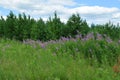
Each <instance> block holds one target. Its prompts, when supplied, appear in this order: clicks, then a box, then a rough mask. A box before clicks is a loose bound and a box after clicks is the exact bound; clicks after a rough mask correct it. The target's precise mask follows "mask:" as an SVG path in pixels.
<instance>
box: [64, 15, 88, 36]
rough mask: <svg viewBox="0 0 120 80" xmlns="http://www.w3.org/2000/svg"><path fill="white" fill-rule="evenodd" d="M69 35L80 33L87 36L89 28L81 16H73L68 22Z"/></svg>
mask: <svg viewBox="0 0 120 80" xmlns="http://www.w3.org/2000/svg"><path fill="white" fill-rule="evenodd" d="M66 30H67V31H68V32H67V31H66V33H67V35H71V36H74V35H76V34H78V32H80V33H81V34H83V35H84V34H87V33H88V31H89V27H88V25H87V23H86V21H83V20H82V19H81V17H80V16H79V14H73V15H72V16H71V17H70V18H69V19H68V21H67V29H66Z"/></svg>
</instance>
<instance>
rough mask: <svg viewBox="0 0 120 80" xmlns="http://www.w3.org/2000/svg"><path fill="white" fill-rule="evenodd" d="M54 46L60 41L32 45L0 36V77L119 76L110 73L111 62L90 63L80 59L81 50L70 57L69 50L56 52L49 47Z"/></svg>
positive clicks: (95, 79) (68, 79)
mask: <svg viewBox="0 0 120 80" xmlns="http://www.w3.org/2000/svg"><path fill="white" fill-rule="evenodd" d="M69 43H70V42H67V44H69ZM72 44H74V43H72ZM75 44H76V43H75ZM57 46H60V44H52V45H49V46H48V47H46V48H41V47H40V46H37V47H36V48H34V47H32V46H30V45H26V44H22V43H20V42H17V41H10V40H0V80H119V79H120V77H119V76H118V75H116V74H115V73H113V71H112V67H111V66H108V65H103V66H101V67H97V66H90V64H89V61H88V60H87V59H84V58H83V57H82V54H81V55H79V57H77V58H76V59H74V58H73V56H71V55H69V54H68V53H70V52H71V51H70V50H67V51H65V52H64V51H61V52H57V53H60V54H61V53H63V52H64V53H63V54H64V55H58V56H57V55H56V54H55V53H54V49H53V48H54V47H57ZM94 65H97V63H95V64H94ZM115 75H116V76H115Z"/></svg>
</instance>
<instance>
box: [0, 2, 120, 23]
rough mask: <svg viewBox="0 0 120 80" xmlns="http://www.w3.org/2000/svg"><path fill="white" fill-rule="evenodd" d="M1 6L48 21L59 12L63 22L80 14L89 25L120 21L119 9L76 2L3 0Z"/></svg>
mask: <svg viewBox="0 0 120 80" xmlns="http://www.w3.org/2000/svg"><path fill="white" fill-rule="evenodd" d="M0 5H1V6H2V7H3V8H6V9H10V10H15V11H18V12H25V13H26V14H30V15H31V16H33V17H34V16H35V18H36V17H42V18H43V19H44V20H47V18H48V17H49V16H51V15H52V14H53V13H54V11H57V13H58V15H59V17H60V18H61V20H62V21H65V22H66V21H67V19H68V17H69V16H71V14H73V13H79V14H80V16H81V17H82V18H84V19H86V20H87V22H88V23H105V22H108V21H109V20H113V21H114V22H117V20H118V19H120V9H119V8H116V7H112V8H109V7H102V6H85V5H83V4H82V5H80V4H78V3H76V2H75V1H74V0H12V1H11V0H6V1H4V0H1V1H0ZM76 5H77V6H76ZM114 18H117V19H114Z"/></svg>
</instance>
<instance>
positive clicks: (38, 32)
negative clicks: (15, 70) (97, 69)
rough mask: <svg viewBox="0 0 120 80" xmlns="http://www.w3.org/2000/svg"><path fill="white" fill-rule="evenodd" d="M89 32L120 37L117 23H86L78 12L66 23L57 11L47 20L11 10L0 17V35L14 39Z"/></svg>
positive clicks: (64, 35) (66, 35)
mask: <svg viewBox="0 0 120 80" xmlns="http://www.w3.org/2000/svg"><path fill="white" fill-rule="evenodd" d="M89 32H94V33H97V32H98V33H100V34H107V35H108V36H110V37H111V38H112V39H116V38H117V39H118V38H120V27H119V25H113V24H112V23H110V22H109V23H106V24H103V25H95V24H92V25H91V26H89V25H88V23H87V22H86V20H83V19H82V18H81V17H80V15H79V14H72V15H71V16H70V17H69V19H68V20H67V22H66V23H64V22H61V20H60V18H59V17H58V15H57V13H56V12H54V17H53V18H51V17H49V19H48V20H47V21H43V19H42V18H39V19H38V20H35V19H34V18H31V17H30V16H29V15H28V16H27V15H26V14H25V13H22V14H18V16H16V15H15V14H14V13H13V12H12V11H10V13H9V14H8V15H7V18H6V19H4V18H3V16H1V18H0V37H1V38H8V39H15V40H20V41H22V40H25V39H33V40H41V41H48V40H56V39H60V38H61V37H75V35H77V34H82V36H85V35H86V34H88V33H89Z"/></svg>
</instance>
